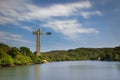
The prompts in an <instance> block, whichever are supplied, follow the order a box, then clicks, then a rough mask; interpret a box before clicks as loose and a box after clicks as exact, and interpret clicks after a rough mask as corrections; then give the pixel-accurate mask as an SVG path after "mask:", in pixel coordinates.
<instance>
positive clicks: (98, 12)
mask: <svg viewBox="0 0 120 80" xmlns="http://www.w3.org/2000/svg"><path fill="white" fill-rule="evenodd" d="M80 15H81V16H83V17H84V18H86V19H87V18H89V17H90V16H91V15H99V16H101V15H102V13H101V12H100V11H93V12H85V11H82V12H81V13H80Z"/></svg>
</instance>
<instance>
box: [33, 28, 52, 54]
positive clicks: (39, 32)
mask: <svg viewBox="0 0 120 80" xmlns="http://www.w3.org/2000/svg"><path fill="white" fill-rule="evenodd" d="M33 34H35V35H36V55H37V56H40V55H41V53H40V37H41V35H51V33H50V32H46V33H44V34H43V33H42V32H41V31H40V29H37V30H36V31H33Z"/></svg>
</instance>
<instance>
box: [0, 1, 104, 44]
mask: <svg viewBox="0 0 120 80" xmlns="http://www.w3.org/2000/svg"><path fill="white" fill-rule="evenodd" d="M92 7H93V6H92V4H91V3H90V1H89V0H85V1H80V2H74V3H66V4H53V5H50V6H45V7H42V6H36V5H35V4H32V3H30V2H29V1H28V0H1V2H0V24H6V23H13V24H17V25H18V26H21V24H19V21H31V20H39V21H43V22H47V24H43V25H45V26H46V25H47V26H49V28H51V29H53V30H55V31H57V32H60V33H62V34H64V35H66V36H68V37H71V38H73V37H74V38H75V37H77V35H78V34H80V33H96V32H97V30H96V29H93V28H84V26H82V23H78V22H77V20H66V21H65V20H64V21H61V20H59V19H56V20H55V21H54V22H52V21H49V19H51V18H52V20H54V17H55V16H56V17H58V16H59V17H70V16H72V15H76V14H77V15H78V16H79V15H80V16H82V17H83V18H85V19H87V18H89V17H90V16H93V15H98V16H100V15H102V13H101V12H100V11H98V10H97V11H92V12H91V10H90V9H92ZM21 28H22V29H25V30H28V31H33V30H32V28H30V27H28V26H21ZM20 39H21V38H20ZM15 40H16V41H19V40H17V39H15ZM21 41H22V40H21ZM24 42H25V41H24Z"/></svg>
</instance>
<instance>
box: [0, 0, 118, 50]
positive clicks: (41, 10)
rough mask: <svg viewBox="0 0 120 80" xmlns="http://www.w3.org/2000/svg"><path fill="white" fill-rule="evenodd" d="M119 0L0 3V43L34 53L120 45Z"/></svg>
mask: <svg viewBox="0 0 120 80" xmlns="http://www.w3.org/2000/svg"><path fill="white" fill-rule="evenodd" d="M119 3H120V0H0V43H5V44H8V45H9V46H15V47H21V46H25V47H29V48H30V49H31V50H32V51H35V47H36V42H35V41H36V37H35V35H33V34H32V31H35V30H36V29H37V28H40V29H41V31H42V33H46V32H52V35H51V36H46V35H43V36H41V51H50V50H67V49H74V48H79V47H89V48H96V47H97V48H101V47H115V46H119V45H120V37H119V35H120V31H119V30H120V22H119V21H120V15H119V14H120V5H119Z"/></svg>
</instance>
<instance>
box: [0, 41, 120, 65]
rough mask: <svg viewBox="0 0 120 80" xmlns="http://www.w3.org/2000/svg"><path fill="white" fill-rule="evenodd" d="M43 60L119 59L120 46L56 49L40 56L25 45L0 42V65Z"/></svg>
mask: <svg viewBox="0 0 120 80" xmlns="http://www.w3.org/2000/svg"><path fill="white" fill-rule="evenodd" d="M44 60H46V61H48V62H57V61H76V60H100V61H120V46H117V47H114V48H77V49H69V50H56V51H49V52H42V54H41V56H37V55H36V53H35V52H32V51H31V50H30V49H29V48H27V47H19V48H17V47H10V46H8V45H7V44H4V43H0V67H5V66H18V65H28V64H40V63H43V62H44Z"/></svg>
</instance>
